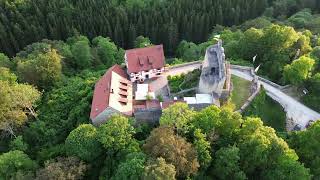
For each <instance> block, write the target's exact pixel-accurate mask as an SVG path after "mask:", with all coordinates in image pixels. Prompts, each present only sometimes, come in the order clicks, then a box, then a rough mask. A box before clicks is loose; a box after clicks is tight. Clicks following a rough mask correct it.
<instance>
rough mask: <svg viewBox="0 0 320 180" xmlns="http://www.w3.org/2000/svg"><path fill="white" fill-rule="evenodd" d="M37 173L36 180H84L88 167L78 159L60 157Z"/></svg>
mask: <svg viewBox="0 0 320 180" xmlns="http://www.w3.org/2000/svg"><path fill="white" fill-rule="evenodd" d="M44 166H45V167H44V168H41V169H39V170H38V171H37V175H36V178H35V179H36V180H43V179H48V180H56V179H61V180H75V179H83V177H84V175H85V173H86V170H87V169H88V166H87V165H86V164H85V163H84V162H83V161H80V160H79V159H78V158H76V157H58V158H57V159H55V160H51V161H47V162H46V163H45V165H44Z"/></svg>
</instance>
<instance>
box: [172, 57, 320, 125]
mask: <svg viewBox="0 0 320 180" xmlns="http://www.w3.org/2000/svg"><path fill="white" fill-rule="evenodd" d="M200 67H201V62H199V63H194V64H187V65H185V66H183V65H182V66H179V67H172V68H169V69H168V71H167V72H166V75H171V76H172V75H179V74H182V73H187V72H190V71H193V70H194V69H199V68H200ZM231 73H232V74H233V75H235V76H238V77H240V78H243V79H246V80H249V81H251V80H252V79H253V76H252V75H251V73H250V72H249V71H247V72H246V71H243V70H239V69H235V68H233V69H231ZM259 82H260V84H262V85H263V86H264V88H265V90H266V92H267V94H268V95H269V96H270V97H271V98H272V99H274V100H275V101H277V102H279V103H280V104H281V105H282V107H283V108H284V109H285V111H286V112H287V119H289V120H291V121H289V122H288V123H287V129H288V130H293V128H294V126H296V125H299V126H300V127H301V128H302V129H305V127H306V125H307V124H308V122H309V121H310V120H314V121H315V120H320V114H319V113H318V112H316V111H314V110H312V109H310V108H308V107H307V106H305V105H303V104H302V103H300V102H299V101H297V100H295V99H294V98H292V97H291V96H289V95H287V94H285V93H283V92H282V91H281V90H280V89H278V88H276V87H274V86H271V85H270V84H268V83H265V82H263V81H260V80H259Z"/></svg>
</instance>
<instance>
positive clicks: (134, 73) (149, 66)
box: [124, 45, 165, 82]
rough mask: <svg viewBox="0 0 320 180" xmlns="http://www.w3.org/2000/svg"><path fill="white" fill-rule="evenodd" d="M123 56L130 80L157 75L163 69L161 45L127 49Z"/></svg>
mask: <svg viewBox="0 0 320 180" xmlns="http://www.w3.org/2000/svg"><path fill="white" fill-rule="evenodd" d="M124 58H125V63H126V66H127V73H128V75H129V78H130V80H131V82H143V81H145V80H146V79H151V78H155V77H159V76H160V75H161V74H162V73H163V72H164V70H165V69H164V66H165V57H164V52H163V46H162V45H157V46H151V47H145V48H139V49H130V50H127V51H126V53H125V56H124Z"/></svg>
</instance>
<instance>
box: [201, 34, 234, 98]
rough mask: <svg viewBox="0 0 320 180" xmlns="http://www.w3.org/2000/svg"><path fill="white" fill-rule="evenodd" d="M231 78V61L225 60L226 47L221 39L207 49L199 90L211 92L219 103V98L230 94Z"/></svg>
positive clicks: (204, 92)
mask: <svg viewBox="0 0 320 180" xmlns="http://www.w3.org/2000/svg"><path fill="white" fill-rule="evenodd" d="M230 79H231V71H230V63H229V62H226V61H225V54H224V48H223V47H222V41H221V40H219V41H218V42H217V44H215V45H212V46H210V47H208V48H207V50H206V55H205V59H204V61H203V64H202V72H201V77H200V82H199V87H198V91H199V93H201V94H211V95H212V96H213V98H214V99H215V101H216V102H217V104H218V101H217V100H218V99H221V98H222V99H226V98H227V97H228V96H229V95H230V90H231V88H230V84H231V80H230Z"/></svg>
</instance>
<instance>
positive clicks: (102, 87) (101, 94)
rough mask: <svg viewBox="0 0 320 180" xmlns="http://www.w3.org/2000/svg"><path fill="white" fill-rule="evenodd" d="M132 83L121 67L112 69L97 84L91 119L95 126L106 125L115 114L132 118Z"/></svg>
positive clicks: (117, 66)
mask: <svg viewBox="0 0 320 180" xmlns="http://www.w3.org/2000/svg"><path fill="white" fill-rule="evenodd" d="M132 98H133V97H132V82H131V81H129V80H128V79H127V74H126V72H125V71H124V70H123V69H122V68H121V67H120V66H119V65H115V66H113V67H111V68H110V69H109V70H108V71H107V72H106V73H105V74H104V75H103V76H102V78H101V79H100V80H99V81H98V82H97V83H96V85H95V89H94V94H93V100H92V106H91V113H90V118H91V120H92V123H93V124H94V125H100V124H102V123H105V122H106V121H107V119H108V118H110V116H112V115H114V114H123V115H127V116H132Z"/></svg>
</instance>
